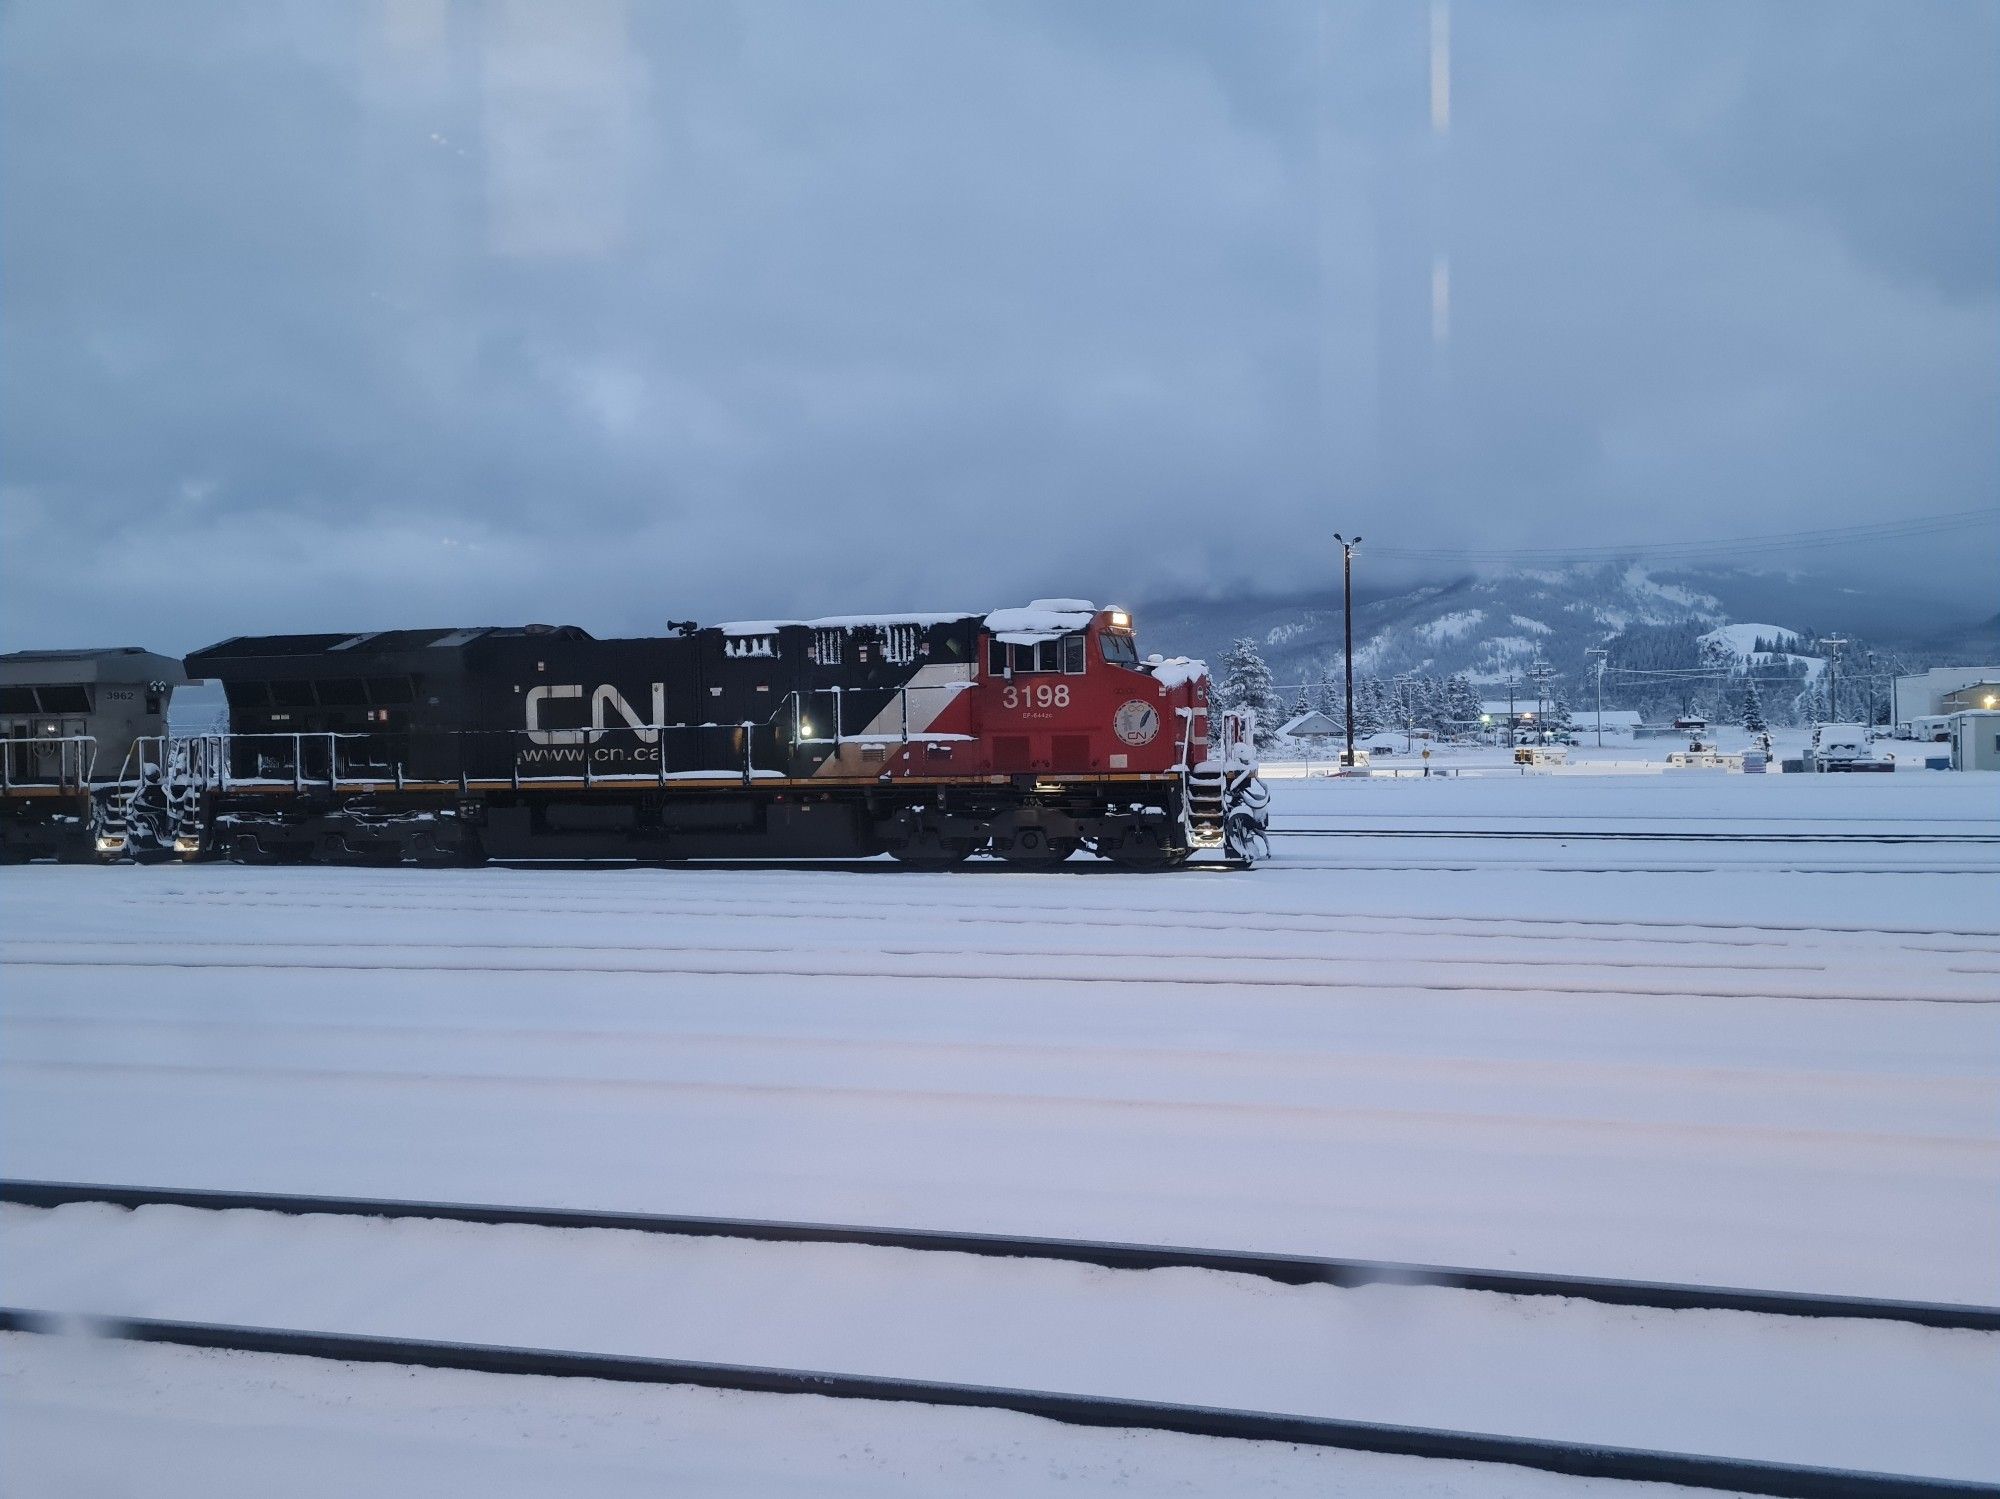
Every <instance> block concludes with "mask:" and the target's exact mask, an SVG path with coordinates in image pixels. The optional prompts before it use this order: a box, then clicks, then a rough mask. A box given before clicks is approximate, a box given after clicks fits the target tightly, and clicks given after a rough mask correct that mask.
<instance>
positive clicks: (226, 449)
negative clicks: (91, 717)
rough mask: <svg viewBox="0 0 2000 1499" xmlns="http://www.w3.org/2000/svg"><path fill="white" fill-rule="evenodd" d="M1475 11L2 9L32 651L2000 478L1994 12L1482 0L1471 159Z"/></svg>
mask: <svg viewBox="0 0 2000 1499" xmlns="http://www.w3.org/2000/svg"><path fill="white" fill-rule="evenodd" d="M1428 28H1429V20H1428V12H1427V11H1426V10H1425V8H1423V7H1418V6H1407V5H1378V6H1365V7H1351V6H1342V5H1327V6H1319V5H1310V4H1305V3H1275V0H1273V3H1267V4H1263V5H1260V6H1256V7H1249V8H1241V7H1225V6H1219V5H1198V4H1178V5H1173V6H1160V5H1140V4H1111V3H1100V4H1093V5H1089V6H1071V5H1060V4H1053V3H1048V4H993V5H987V6H942V7H915V6H908V5H901V4H877V3H858V0H857V3H846V4H842V5H839V6H827V5H820V4H805V3H795V4H780V3H760V4H756V5H744V6H740V7H731V6H723V5H711V4H706V3H704V4H699V5H696V4H664V3H639V0H634V3H630V4H625V3H620V0H589V3H583V0H579V3H576V4H566V5H563V6H546V5H536V4H527V3H494V4H491V5H478V4H470V3H449V0H383V3H381V4H379V5H376V6H371V7H355V8H348V7H340V6H325V5H318V4H307V3H298V4H293V5H250V6H235V5H223V4H213V5H204V4H189V5H184V6H174V7H162V6H153V5H143V4H128V5H111V4H100V5H84V4H57V3H53V0H47V3H28V4H16V5H14V6H12V7H10V8H8V9H7V10H6V11H5V12H4V13H0V192H4V203H0V208H4V212H0V337H4V342H0V485H4V488H0V506H4V509H3V510H0V525H4V530H0V536H3V537H4V541H5V552H4V556H0V567H4V582H5V585H6V587H5V600H4V606H0V607H4V611H5V612H4V628H5V633H6V637H7V639H8V640H9V641H11V642H13V643H17V644H29V643H37V644H46V643H58V642H62V641H67V640H72V639H75V638H81V637H83V636H88V637H90V638H92V639H97V638H100V637H101V638H109V637H110V636H112V635H115V636H118V637H120V638H129V639H131V640H133V641H147V642H152V643H157V644H160V645H164V646H176V647H184V646H190V645H193V644H197V643H200V642H201V641H202V640H204V639H206V638H211V637H214V636H217V635H221V634H225V633H230V632H233V631H236V630H239V629H264V628H271V629H276V628H287V627H298V628H308V627H340V626H345V625H350V624H353V625H383V624H389V623H395V622H409V621H413V620H446V619H495V620H499V619H524V618H530V617H534V618H562V619H573V620H575V621H577V622H579V623H583V624H586V625H589V626H591V627H593V628H597V629H601V630H633V631H637V630H645V629H652V628H657V627H658V625H659V623H660V621H662V620H663V619H665V618H667V617H670V616H673V617H679V616H682V615H686V614H689V613H695V614H699V615H704V616H707V617H718V616H725V615H739V616H740V615H745V614H771V613H792V612H820V611H824V610H835V609H846V608H853V607H862V606H869V605H876V604H880V605H884V606H896V605H911V606H922V605H931V604H946V605H955V604H982V605H983V604H987V603H996V602H1004V601H1007V600H1010V599H1015V598H1018V597H1024V596H1027V595H1029V594H1032V593H1038V592H1050V593H1071V592H1081V593H1085V594H1093V593H1094V594H1100V595H1106V596H1110V595H1114V594H1115V595H1119V596H1123V597H1132V596H1136V595H1142V594H1152V595H1158V594H1160V593H1162V592H1166V591H1173V590H1177V589H1193V590H1200V589H1205V588H1214V587H1228V586H1235V585H1239V584H1242V583H1245V582H1257V583H1262V584H1265V585H1268V586H1271V587H1279V588H1283V587H1292V586H1297V585H1299V584H1301V583H1305V582H1308V581H1311V580H1312V579H1314V578H1315V577H1317V576H1320V575H1322V572H1323V568H1324V565H1325V564H1324V558H1323V557H1321V556H1319V555H1318V554H1317V552H1316V550H1315V548H1314V547H1313V546H1312V545H1309V544H1306V543H1307V541H1308V539H1309V538H1311V537H1313V536H1316V535H1317V534H1318V533H1320V532H1322V531H1324V530H1327V529H1330V528H1331V527H1332V526H1334V525H1336V524H1340V523H1342V522H1344V521H1351V522H1352V523H1353V524H1354V525H1355V526H1356V527H1359V528H1361V529H1367V530H1372V531H1373V532H1374V533H1375V534H1377V535H1381V536H1384V537H1392V536H1397V535H1400V536H1402V537H1404V538H1406V539H1408V540H1409V541H1411V542H1413V543H1416V544H1423V545H1439V544H1445V543H1448V542H1450V541H1451V540H1453V539H1455V538H1463V539H1464V540H1465V541H1467V542H1468V543H1471V544H1476V545H1482V546H1491V545H1503V544H1513V545H1537V544H1550V543H1557V542H1567V541H1574V540H1578V539H1587V540H1590V541H1593V542H1599V541H1619V540H1625V539H1638V540H1645V539H1657V538H1661V537H1667V536H1678V535H1684V534H1686V532H1687V531H1688V529H1690V528H1707V529H1708V530H1710V531H1719V532H1720V533H1721V534H1727V533H1728V532H1729V531H1736V532H1743V531H1752V532H1755V531H1768V530H1777V529H1785V528H1790V527H1798V526H1808V525H1816V524H1840V523H1845V522H1851V521H1858V520H1866V519H1874V518H1879V516H1880V514H1881V513H1882V512H1883V508H1884V507H1885V506H1886V507H1888V509H1889V512H1890V513H1896V512H1897V511H1898V510H1901V511H1904V512H1908V513H1923V512H1927V511H1935V510H1947V509H1962V508H1967V507H1969V506H1972V505H1977V504H1982V503H1988V502H1990V500H1991V498H1992V496H1993V495H1994V493H1995V492H1996V490H1997V489H2000V455H1996V436H1995V423H1994V418H1993V413H1994V411H1995V410H1996V407H1997V406H2000V387H1996V373H1995V372H1996V367H2000V359H1997V358H1996V356H1997V355H2000V288H1996V272H1995V264H1996V259H2000V257H1996V256H1995V254H1994V253H1993V251H1994V240H1995V224H1994V212H1995V210H1994V204H1995V199H1996V194H1995V187H1996V182H1995V174H1996V167H1995V163H1994V156H1993V152H1994V149H1995V147H1994V144H1993V143H1994V139H1995V136H1996V132H1995V130H1994V129H1993V122H1994V111H1995V100H1996V86H1995V64H1994V60H1993V58H1994V48H1993V46H1992V41H1993V30H1994V28H1993V22H1992V13H1991V12H1990V11H1987V10H1985V9H1983V8H1982V7H1978V6H1955V5H1941V6H1935V7H1932V6H1918V7H1909V8H1904V7H1893V8H1884V7H1843V6H1791V5H1760V6H1751V7H1742V6H1722V5H1712V6H1704V5H1686V6H1679V7H1674V8H1672V9H1662V8H1649V9H1647V10H1644V11H1639V10H1631V9H1626V8H1608V7H1596V6H1584V5H1578V6H1552V7H1539V8H1537V7H1516V6H1508V7H1504V8H1502V7H1473V6H1468V5H1463V4H1461V5H1458V6H1456V7H1454V9H1453V12H1452V42H1453V53H1454V74H1453V104H1454V108H1453V117H1452V124H1451V132H1450V135H1449V137H1448V138H1446V139H1443V140H1439V139H1437V138H1434V137H1433V135H1432V133H1431V127H1430V118H1429V112H1428V106H1427V102H1426V90H1425V84H1426V68H1427V60H1426V48H1427V39H1428ZM1439 254H1443V255H1445V256H1447V257H1448V262H1449V272H1450V279H1451V315H1450V337H1449V340H1448V342H1446V343H1444V344H1442V345H1439V344H1435V343H1434V342H1433V340H1432V331H1431V308H1430V284H1431V276H1432V269H1433V264H1434V261H1435V259H1436V257H1437V256H1438V255H1439ZM1989 571H1990V569H1988V570H1982V569H1981V568H1978V567H1975V566H1973V565H1971V564H1969V563H1964V562H1961V563H1959V564H1957V567H1956V571H1952V570H1951V569H1949V568H1946V569H1943V570H1942V572H1941V576H1946V581H1947V583H1949V584H1950V585H1951V586H1953V587H1956V588H1958V589H1959V590H1960V592H1961V594H1962V595H1963V596H1964V597H1965V598H1966V599H1967V600H1968V606H1969V607H1970V606H1971V601H1973V600H1975V599H1976V598H1977V596H1978V595H1979V592H1980V590H1981V589H1984V588H1986V587H1987V586H1988V584H1989V583H1990V582H1991V579H1990V577H1989V576H1988V573H1989Z"/></svg>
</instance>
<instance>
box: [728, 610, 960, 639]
mask: <svg viewBox="0 0 2000 1499" xmlns="http://www.w3.org/2000/svg"><path fill="white" fill-rule="evenodd" d="M977 618H979V615H978V614H977V612H975V611H974V610H971V609H954V610H951V611H950V612H948V613H943V614H937V613H930V614H926V613H921V612H920V613H914V614H829V615H828V616H827V617H826V618H824V619H732V620H729V621H727V622H726V623H724V624H719V625H717V626H716V627H715V628H716V629H718V630H720V631H722V633H723V634H725V635H775V634H777V633H778V631H780V630H783V629H787V628H789V627H790V626H792V625H804V626H805V627H806V628H807V629H808V630H867V629H872V628H875V627H878V626H884V625H918V626H922V627H924V628H928V627H930V626H931V625H951V624H957V623H958V622H959V621H960V620H962V619H977Z"/></svg>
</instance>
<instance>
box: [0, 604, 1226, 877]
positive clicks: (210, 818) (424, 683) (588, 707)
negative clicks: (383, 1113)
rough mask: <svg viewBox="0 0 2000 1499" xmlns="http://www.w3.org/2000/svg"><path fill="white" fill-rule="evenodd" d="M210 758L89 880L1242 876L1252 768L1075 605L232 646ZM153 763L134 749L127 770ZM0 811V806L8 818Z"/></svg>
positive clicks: (203, 751)
mask: <svg viewBox="0 0 2000 1499" xmlns="http://www.w3.org/2000/svg"><path fill="white" fill-rule="evenodd" d="M186 671H187V674H188V676H189V677H190V678H194V679H203V678H205V679H211V680H215V681H218V682H220V683H221V685H222V687H223V690H224V692H225V694H226V695H227V699H228V730H227V732H226V733H224V732H217V733H213V734H203V735H192V736H182V737H179V738H173V737H171V736H165V735H162V736H160V738H159V739H157V740H153V741H141V742H140V745H139V746H138V748H137V750H136V752H135V754H136V758H134V759H130V760H128V764H127V765H126V766H125V767H123V769H122V770H121V771H120V773H119V775H118V776H117V777H116V778H115V782H114V783H113V784H110V785H105V784H100V785H98V786H97V787H95V788H94V789H93V796H94V798H95V804H96V805H95V810H94V812H93V814H92V819H93V822H94V829H93V836H94V837H95V839H96V842H97V847H98V848H99V849H100V850H101V851H103V852H105V853H116V852H120V851H131V852H134V853H139V852H144V851H146V850H147V849H155V850H157V849H162V848H168V849H172V850H176V851H178V852H179V853H180V854H182V855H183V856H187V855H189V854H191V853H197V852H198V853H201V854H208V855H221V856H225V857H229V858H233V859H237V860H241V861H246V862H256V861H283V862H289V861H306V860H320V861H329V862H398V861H401V860H404V859H414V860H417V861H419V862H429V863H452V862H476V861H478V860H481V859H485V858H636V859H674V858H714V857H730V856H744V857H767V856H772V857H793V858H799V857H843V856H844V857H852V856H856V855H862V854H874V853H883V852H886V853H889V854H893V855H895V856H896V857H897V858H899V859H903V860H906V861H909V862H912V863H921V864H949V863H955V862H957V861H959V860H962V859H965V858H968V857H970V856H971V855H973V854H976V853H982V852H983V853H991V854H995V855H998V856H999V857H1001V858H1004V859H1008V860H1011V861H1016V862H1027V863H1054V862H1056V861H1059V860H1062V859H1064V858H1067V857H1069V856H1070V855H1071V854H1073V853H1075V852H1077V851H1078V850H1080V849H1088V850H1092V851H1094V852H1096V853H1098V854H1101V855H1103V856H1104V857H1106V858H1109V859H1113V860H1116V861H1119V862H1121V863H1125V864H1129V865H1134V866H1146V867H1160V866H1167V865H1172V864H1176V863H1179V862H1182V861H1184V860H1186V859H1187V858H1188V857H1189V856H1191V855H1192V854H1194V853H1195V852H1197V851H1198V850H1202V849H1216V850H1220V851H1224V852H1227V853H1230V854H1233V855H1236V856H1239V857H1241V856H1247V855H1249V854H1250V853H1251V852H1252V851H1253V849H1254V848H1255V847H1256V846H1257V845H1258V844H1260V843H1261V830H1262V825H1263V807H1264V798H1263V791H1262V788H1261V786H1259V785H1258V783H1257V780H1256V767H1255V764H1254V759H1253V757H1252V755H1251V753H1250V748H1249V745H1250V739H1249V736H1248V734H1247V733H1245V732H1244V725H1243V723H1242V722H1241V721H1240V720H1239V719H1237V718H1236V717H1234V716H1232V715H1224V714H1216V715H1213V717H1212V716H1211V713H1210V708H1209V700H1208V677H1207V673H1206V671H1205V669H1204V668H1203V667H1202V666H1201V664H1200V663H1198V662H1189V661H1185V660H1178V659H1177V660H1162V659H1160V658H1159V657H1157V656H1155V657H1151V658H1142V656H1141V655H1140V652H1139V649H1138V645H1137V642H1136V639H1135V637H1134V635H1133V631H1132V623H1131V619H1130V617H1129V616H1128V615H1127V614H1126V613H1125V612H1124V611H1123V610H1120V609H1099V608H1096V607H1095V606H1093V605H1091V604H1088V603H1085V602H1083V601H1080V600H1074V599H1045V600H1039V601H1037V602H1036V603H1034V604H1031V605H1029V606H1028V607H1027V608H1025V609H1003V610H997V611H994V612H992V613H987V614H966V613H960V614H897V615H871V616H840V617H834V618H829V619H815V620H755V621H742V622H737V623H730V624H723V625H717V626H710V627H707V628H700V627H697V626H695V625H693V624H686V625H680V626H677V627H675V632H674V633H673V634H670V635H667V636H662V637H658V638H648V639H634V640H600V639H596V638H594V637H592V636H591V635H589V634H588V633H586V632H585V631H583V630H580V629H577V628H575V627H571V626H539V625H530V626H523V627H512V628H478V629H455V630H444V629H438V630H394V631H384V632H378V633H373V634H355V635H343V634H321V635H282V636H255V637H251V636H243V637H237V638H234V639H231V640H226V641H223V642H221V643H220V644H217V645H214V646H210V647H208V648H207V649H205V650H201V651H197V652H195V653H194V654H193V655H191V656H189V657H188V658H187V661H186ZM148 746H151V748H149V747H148ZM9 789H10V790H11V788H9Z"/></svg>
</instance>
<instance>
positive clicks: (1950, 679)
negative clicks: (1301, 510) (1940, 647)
mask: <svg viewBox="0 0 2000 1499" xmlns="http://www.w3.org/2000/svg"><path fill="white" fill-rule="evenodd" d="M1985 708H2000V666H1933V667H1932V668H1931V669H1930V670H1929V671H1921V672H1917V673H1915V674H1914V675H1912V676H1907V677H1898V678H1896V680H1895V681H1894V682H1893V683H1892V684H1890V688H1889V722H1890V723H1891V724H1892V725H1894V727H1895V732H1896V735H1897V737H1898V738H1908V737H1909V735H1910V732H1911V730H1910V725H1911V724H1912V723H1914V722H1915V721H1916V720H1917V719H1920V718H1939V717H1942V716H1944V715H1945V714H1948V713H1958V712H1963V711H1967V710H1977V709H1985Z"/></svg>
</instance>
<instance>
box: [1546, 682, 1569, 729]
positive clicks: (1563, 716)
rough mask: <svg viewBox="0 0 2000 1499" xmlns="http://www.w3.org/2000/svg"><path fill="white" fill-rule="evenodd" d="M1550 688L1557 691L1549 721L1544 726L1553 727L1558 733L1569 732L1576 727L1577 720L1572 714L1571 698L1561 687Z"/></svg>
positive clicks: (1550, 709) (1550, 710)
mask: <svg viewBox="0 0 2000 1499" xmlns="http://www.w3.org/2000/svg"><path fill="white" fill-rule="evenodd" d="M1550 690H1551V691H1553V692H1554V693H1555V697H1554V700H1553V701H1552V703H1551V705H1550V707H1549V721H1548V723H1547V724H1546V725H1544V727H1546V728H1549V729H1553V730H1554V731H1555V732H1556V733H1558V734H1567V733H1569V732H1570V731H1571V730H1572V729H1574V728H1575V727H1576V720H1575V719H1574V718H1572V717H1571V716H1570V711H1569V698H1568V697H1567V696H1565V695H1564V693H1563V691H1562V689H1561V688H1552V689H1550Z"/></svg>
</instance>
